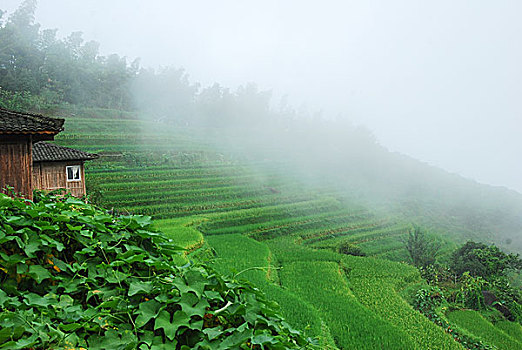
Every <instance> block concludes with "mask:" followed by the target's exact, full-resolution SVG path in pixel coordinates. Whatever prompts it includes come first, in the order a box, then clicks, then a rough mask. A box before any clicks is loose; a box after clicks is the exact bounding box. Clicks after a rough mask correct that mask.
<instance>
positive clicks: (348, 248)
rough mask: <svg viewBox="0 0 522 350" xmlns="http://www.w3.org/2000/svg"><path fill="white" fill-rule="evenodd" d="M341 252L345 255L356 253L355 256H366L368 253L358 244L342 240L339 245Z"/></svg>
mask: <svg viewBox="0 0 522 350" xmlns="http://www.w3.org/2000/svg"><path fill="white" fill-rule="evenodd" d="M337 251H338V252H339V254H345V255H354V256H366V253H364V252H363V251H362V250H361V248H359V247H358V246H356V245H355V244H351V243H349V242H342V243H341V244H340V245H339V248H338V249H337Z"/></svg>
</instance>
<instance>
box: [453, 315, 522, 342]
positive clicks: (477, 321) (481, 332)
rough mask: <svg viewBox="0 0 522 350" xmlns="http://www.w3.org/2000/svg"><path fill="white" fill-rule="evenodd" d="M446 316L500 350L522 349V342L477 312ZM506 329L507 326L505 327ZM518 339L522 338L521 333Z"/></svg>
mask: <svg viewBox="0 0 522 350" xmlns="http://www.w3.org/2000/svg"><path fill="white" fill-rule="evenodd" d="M446 316H447V317H448V319H449V320H450V321H451V322H453V323H455V324H456V325H457V326H459V327H461V328H464V329H465V330H466V331H468V332H469V333H471V334H473V336H474V337H476V338H478V339H482V340H483V341H484V342H486V343H488V344H491V345H494V346H496V347H497V348H498V349H499V350H517V349H522V342H520V341H519V340H517V339H516V338H513V337H512V336H511V335H509V333H508V332H504V331H503V330H502V329H501V328H497V327H495V326H494V325H493V324H492V323H491V322H489V321H488V320H486V319H485V318H484V317H482V315H481V314H480V313H479V312H477V311H474V310H457V311H452V312H449V313H448V314H447V315H446ZM504 327H506V326H505V325H504ZM510 328H511V327H510ZM512 330H513V329H512ZM512 330H511V331H512ZM518 338H520V333H519V336H518Z"/></svg>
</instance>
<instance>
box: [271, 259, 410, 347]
mask: <svg viewBox="0 0 522 350" xmlns="http://www.w3.org/2000/svg"><path fill="white" fill-rule="evenodd" d="M281 283H282V285H283V286H285V287H287V288H288V289H290V290H292V291H294V292H295V293H296V294H297V295H299V296H301V297H302V298H303V299H305V300H308V301H309V302H310V303H312V305H314V306H315V307H316V308H317V309H318V311H319V313H320V315H321V316H322V317H323V318H324V319H325V321H326V323H327V325H328V327H329V328H330V329H331V331H332V333H333V335H334V339H335V340H336V344H337V345H338V346H339V347H340V348H341V349H414V348H415V345H414V342H413V341H412V339H411V338H410V335H409V334H408V333H407V332H406V331H405V329H403V328H400V327H395V326H393V325H391V324H389V323H388V322H385V321H383V320H382V319H381V318H380V317H378V316H377V315H375V314H374V313H373V312H371V311H370V310H368V309H367V308H366V307H364V306H363V305H362V304H361V303H360V302H359V301H358V300H357V298H356V297H355V296H354V294H353V293H352V291H351V290H350V288H349V287H348V284H347V282H346V280H345V278H344V276H343V271H342V269H341V267H340V265H339V263H336V262H320V261H317V262H294V263H291V264H288V265H284V266H283V269H282V271H281Z"/></svg>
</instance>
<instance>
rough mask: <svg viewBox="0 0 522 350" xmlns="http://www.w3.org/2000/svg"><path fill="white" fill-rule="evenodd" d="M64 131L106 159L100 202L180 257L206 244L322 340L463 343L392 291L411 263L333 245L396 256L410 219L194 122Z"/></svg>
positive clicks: (87, 124)
mask: <svg viewBox="0 0 522 350" xmlns="http://www.w3.org/2000/svg"><path fill="white" fill-rule="evenodd" d="M66 127H67V128H66V129H67V132H65V133H63V135H60V137H59V138H58V139H57V142H58V143H60V144H62V145H66V146H72V147H76V148H80V149H82V150H86V151H90V152H96V153H99V154H100V155H101V156H102V157H101V159H99V160H97V161H93V162H91V163H89V165H88V170H87V172H88V182H89V184H90V187H91V193H92V194H97V193H98V194H100V193H101V194H102V198H103V203H104V206H106V207H109V208H111V207H114V208H115V209H116V210H119V211H129V212H133V213H142V214H149V215H152V216H153V217H154V218H155V219H157V222H156V226H157V227H158V228H160V229H162V230H163V231H164V232H165V233H166V234H167V235H169V236H171V237H172V238H174V239H175V240H176V241H177V242H178V243H179V244H182V245H183V246H185V247H186V248H187V249H188V253H190V252H192V251H195V252H197V254H196V256H199V257H202V256H208V255H209V254H208V252H209V251H211V252H213V254H212V255H213V258H212V259H213V261H214V265H215V267H216V268H217V269H219V270H221V271H223V272H227V273H231V274H236V275H238V276H239V277H243V278H245V279H248V280H250V281H251V282H252V283H254V284H255V285H256V286H257V287H258V288H260V289H262V290H263V291H264V292H265V293H266V294H267V295H268V296H269V297H270V298H271V299H272V300H274V301H276V302H277V303H278V304H279V305H280V306H281V311H282V313H283V314H284V315H285V317H286V318H287V320H288V321H289V322H290V323H291V324H292V325H293V326H294V327H297V328H299V329H303V330H305V331H306V332H307V334H308V335H312V336H316V337H319V338H320V339H321V344H322V345H323V347H324V348H335V347H338V348H341V349H461V348H462V347H461V346H460V345H459V344H457V343H455V342H454V341H453V340H452V339H451V337H450V336H448V335H447V334H445V333H444V332H443V331H442V330H441V329H439V328H437V327H436V326H434V325H433V324H432V323H430V322H429V321H428V320H427V319H425V318H424V317H423V316H421V315H420V314H419V313H417V312H416V311H414V310H413V309H412V308H411V307H410V306H409V305H408V304H407V303H406V302H404V301H403V300H402V298H401V297H400V296H399V292H400V291H401V290H402V289H403V288H405V287H407V286H408V285H411V284H414V283H419V282H420V277H419V275H418V273H417V272H416V270H415V269H413V268H411V267H409V266H407V265H405V264H402V263H399V262H391V261H387V260H380V259H374V258H355V257H349V256H343V255H340V254H337V253H336V252H335V251H336V247H337V246H338V245H339V244H340V243H341V242H344V241H349V242H351V243H353V244H356V245H358V246H359V247H361V249H362V250H363V251H365V252H366V253H367V254H368V255H369V256H371V257H376V258H378V257H386V258H389V259H392V260H395V261H402V260H404V259H405V258H406V255H405V250H404V248H403V247H402V244H401V243H400V242H401V238H403V237H405V235H406V234H407V230H408V228H409V223H407V222H404V221H403V220H400V219H397V218H395V217H387V216H383V215H380V214H377V213H375V212H373V211H371V210H368V209H366V208H365V207H363V206H360V205H358V204H356V202H355V201H351V200H349V199H347V198H346V196H344V197H341V196H339V195H338V194H337V191H336V188H335V187H334V186H330V185H327V184H325V183H319V182H314V181H306V183H305V182H303V181H300V180H299V178H298V177H295V176H292V175H289V176H282V175H281V173H286V172H288V173H289V174H291V173H292V171H291V169H290V168H288V171H286V170H287V168H285V165H284V164H281V163H277V162H272V161H270V160H266V159H269V158H270V157H268V156H267V157H266V158H259V159H258V160H255V161H252V160H246V159H244V158H242V157H240V156H237V155H234V154H233V153H232V154H227V153H225V152H219V151H216V150H215V149H214V148H213V147H211V142H208V141H209V138H208V137H207V135H202V134H201V133H200V132H198V131H196V130H194V129H191V128H186V127H171V126H169V125H166V124H162V123H160V122H147V123H145V122H141V121H138V120H133V119H118V120H114V119H103V118H78V117H73V118H69V119H68V120H67V122H66ZM198 135H200V136H198ZM269 148H270V147H268V146H267V149H269ZM448 246H450V245H448ZM209 248H210V250H209ZM205 251H206V252H207V253H205Z"/></svg>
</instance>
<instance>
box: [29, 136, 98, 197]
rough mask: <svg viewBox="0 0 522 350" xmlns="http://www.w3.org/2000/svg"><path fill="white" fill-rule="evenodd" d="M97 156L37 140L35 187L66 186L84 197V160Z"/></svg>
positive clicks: (51, 187)
mask: <svg viewBox="0 0 522 350" xmlns="http://www.w3.org/2000/svg"><path fill="white" fill-rule="evenodd" d="M96 158H98V155H96V154H92V153H87V152H83V151H80V150H77V149H73V148H68V147H63V146H58V145H55V144H51V143H48V142H43V141H42V142H37V143H35V144H34V145H33V188H37V189H40V190H45V191H52V190H56V189H59V188H64V189H66V190H67V192H69V193H70V194H72V195H73V196H75V197H83V196H84V195H85V194H86V191H85V172H84V162H85V161H86V160H92V159H96Z"/></svg>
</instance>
